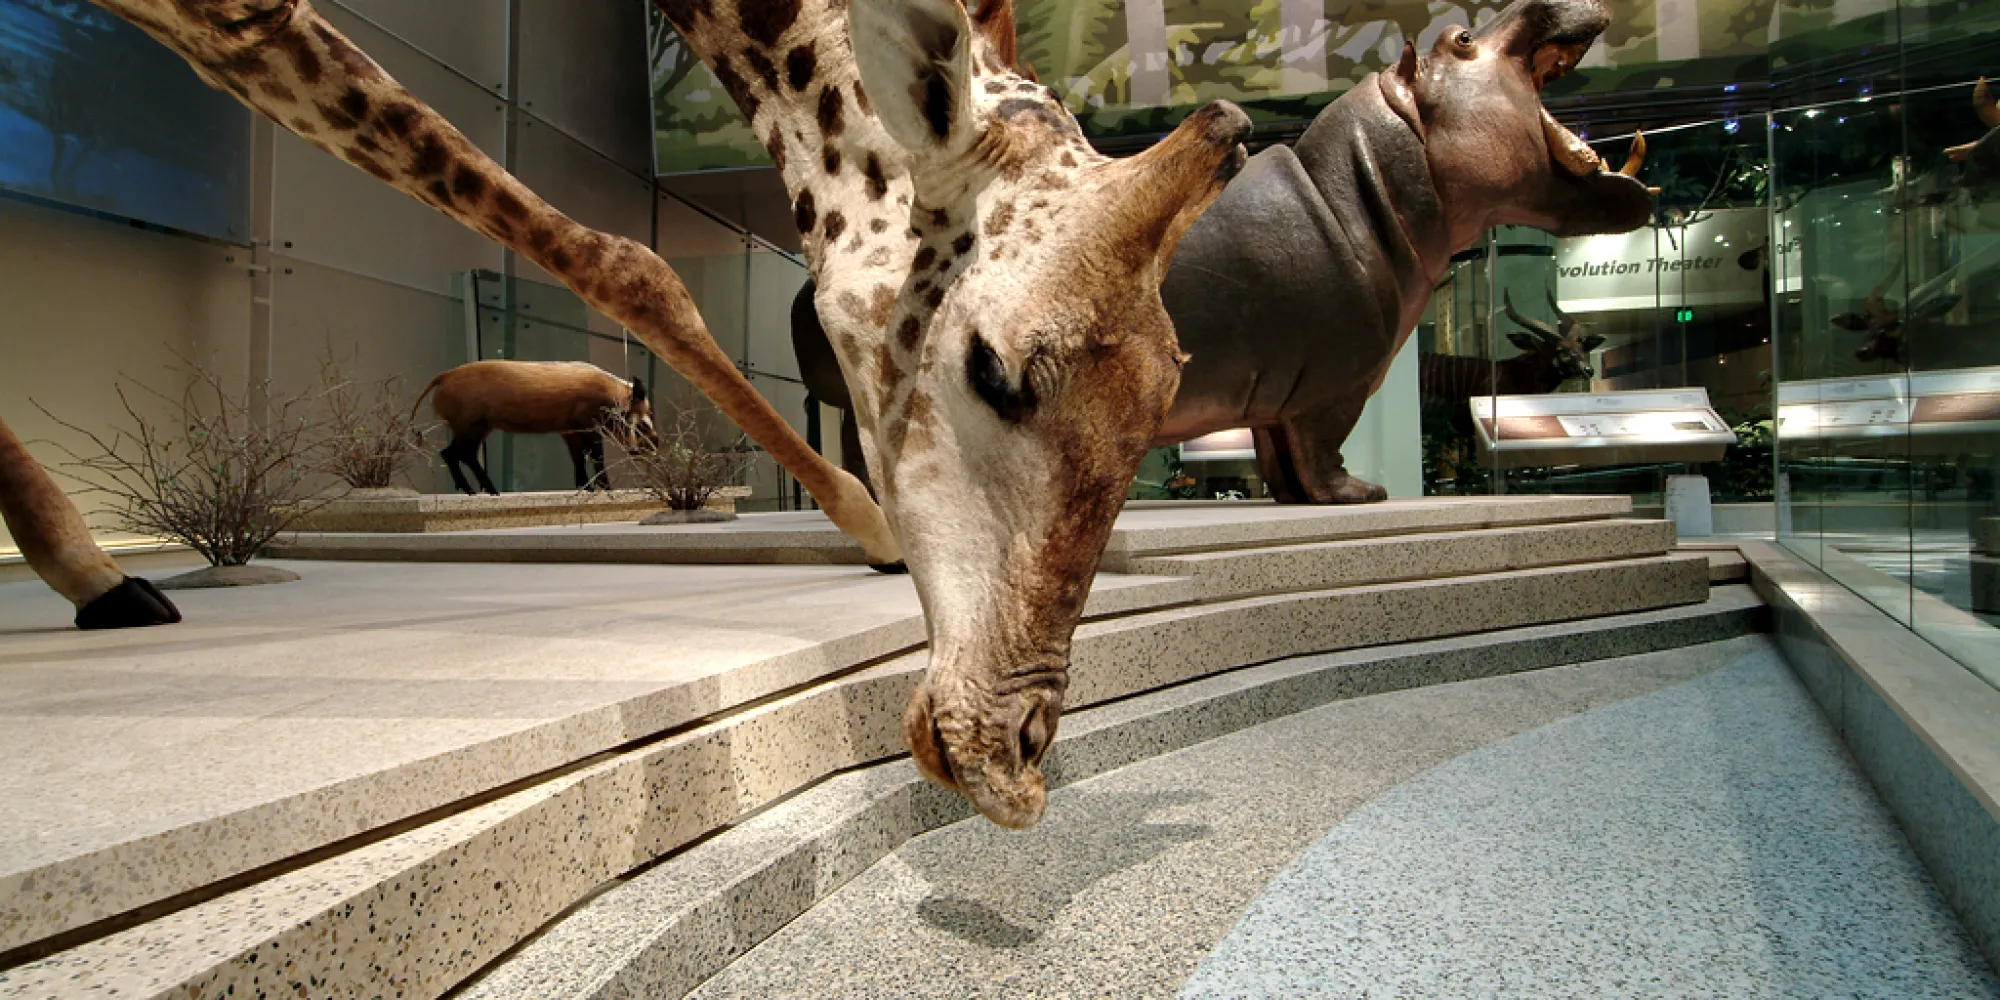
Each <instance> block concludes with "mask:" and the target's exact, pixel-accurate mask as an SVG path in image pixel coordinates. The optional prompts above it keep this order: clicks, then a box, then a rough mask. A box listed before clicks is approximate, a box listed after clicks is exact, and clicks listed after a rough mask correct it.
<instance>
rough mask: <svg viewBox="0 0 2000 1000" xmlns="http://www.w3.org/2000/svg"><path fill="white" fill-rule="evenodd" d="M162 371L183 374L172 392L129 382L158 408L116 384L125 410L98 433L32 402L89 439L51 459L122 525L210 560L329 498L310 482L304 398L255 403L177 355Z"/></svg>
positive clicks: (250, 548) (244, 556) (246, 553)
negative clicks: (161, 411)
mask: <svg viewBox="0 0 2000 1000" xmlns="http://www.w3.org/2000/svg"><path fill="white" fill-rule="evenodd" d="M169 371H177V372H180V373H183V374H185V375H186V376H187V377H188V384H187V388H186V389H184V390H183V391H182V392H181V393H180V394H179V395H178V396H170V395H168V394H166V393H163V392H160V391H159V390H157V389H153V388H150V387H148V386H145V385H143V384H142V385H138V386H136V389H135V391H136V392H138V393H142V394H143V395H144V396H151V397H153V398H154V399H156V400H159V401H161V402H163V403H165V404H166V409H167V413H168V415H167V416H165V417H161V418H154V417H147V416H142V415H141V414H140V413H139V411H138V409H136V408H135V407H134V406H133V403H132V399H131V397H130V396H128V395H127V392H126V387H125V386H124V385H123V384H120V385H118V386H117V387H116V388H117V392H118V400H119V403H120V404H121V405H122V407H123V408H124V410H125V416H124V419H123V420H122V421H120V422H118V423H117V424H116V425H115V426H113V428H112V429H111V430H110V431H109V432H107V434H108V436H106V434H99V433H97V432H95V431H90V430H86V429H84V428H82V427H79V426H77V425H76V424H74V423H71V422H69V421H67V420H64V419H63V418H61V417H58V416H56V415H55V414H53V413H50V412H49V410H48V408H46V407H44V406H42V405H41V404H40V403H36V404H35V406H36V408H37V409H40V410H41V411H42V412H43V413H44V414H46V415H47V416H48V417H49V419H51V420H53V421H55V422H56V423H57V424H60V425H61V426H63V427H64V428H67V429H68V430H70V431H73V432H75V433H77V434H79V435H81V436H82V437H84V438H86V439H87V440H89V442H90V445H91V450H90V451H89V452H87V453H84V454H79V453H77V452H75V451H72V450H70V449H69V448H67V447H63V448H61V450H62V451H63V452H64V453H65V456H66V458H67V459H68V461H66V462H63V463H61V465H60V467H61V468H62V469H63V470H64V471H65V472H66V474H67V475H69V476H70V477H71V478H73V479H75V480H77V481H79V482H81V483H83V484H84V489H83V490H82V491H80V495H84V496H89V495H93V494H94V495H96V496H97V497H98V498H99V499H100V500H102V501H103V502H104V503H105V506H103V507H100V508H98V509H99V510H105V511H108V512H109V513H111V514H113V515H115V516H116V517H117V519H118V522H119V525H120V526H121V527H123V528H125V529H126V530H128V531H134V532H138V533H141V534H145V535H152V536H155V537H161V538H170V539H173V540H174V541H177V542H181V543H183V544H185V545H186V546H187V547H189V548H191V549H193V550H195V551H196V552H199V553H201V555H202V557H203V558H205V559H207V560H208V561H209V564H210V565H214V566H241V565H243V564H245V563H248V562H249V561H250V560H251V559H252V558H253V557H255V556H256V555H257V554H258V553H259V552H260V551H262V550H263V548H264V547H265V546H266V545H268V544H270V542H271V540H272V539H273V538H276V537H277V536H278V534H279V533H280V532H282V531H284V530H285V529H286V528H287V527H288V526H290V525H291V524H292V522H294V521H297V520H298V519H299V518H301V517H303V516H305V515H306V514H309V513H311V512H312V511H314V510H317V509H318V508H319V507H320V506H323V505H324V504H325V503H326V502H327V499H330V498H319V497H315V496H313V495H312V490H311V489H310V482H309V480H310V479H311V477H312V476H313V473H314V471H315V468H316V466H315V462H314V461H313V459H314V458H315V455H314V452H315V450H316V449H317V447H318V440H317V438H316V437H315V433H314V429H313V425H312V422H311V421H310V420H309V419H308V414H309V413H310V411H311V410H312V408H313V407H312V403H313V402H314V400H313V399H312V397H311V396H295V395H272V396H270V398H269V399H268V401H267V402H266V403H264V404H263V405H262V406H261V407H259V406H258V405H257V404H253V403H252V402H250V401H248V400H245V399H243V398H240V397H237V396H233V395H231V394H230V393H229V392H228V391H227V390H225V389H224V388H223V387H222V382H221V380H220V379H218V378H216V376H215V373H214V372H212V371H209V370H208V369H207V368H206V367H203V366H202V365H200V364H197V363H195V362H193V361H190V360H188V359H187V358H185V357H183V358H181V363H180V364H179V365H177V366H171V367H170V368H169ZM260 408H261V409H262V410H263V412H262V414H261V416H262V419H258V417H259V416H260V414H259V413H258V412H257V410H258V409H260ZM114 419H115V418H114ZM59 447H60V446H59Z"/></svg>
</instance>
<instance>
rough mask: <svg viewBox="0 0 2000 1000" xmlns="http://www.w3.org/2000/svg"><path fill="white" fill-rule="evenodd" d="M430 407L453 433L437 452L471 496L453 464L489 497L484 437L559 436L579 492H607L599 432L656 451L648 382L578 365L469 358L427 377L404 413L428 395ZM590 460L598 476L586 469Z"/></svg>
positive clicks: (657, 442) (629, 447)
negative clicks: (463, 468) (427, 381)
mask: <svg viewBox="0 0 2000 1000" xmlns="http://www.w3.org/2000/svg"><path fill="white" fill-rule="evenodd" d="M433 389H435V390H437V395H435V396H432V397H431V410H432V411H433V412H435V413H436V414H437V415H438V419H439V420H442V421H444V422H445V424H446V425H447V426H448V427H450V428H451V443H450V444H448V445H445V448H444V451H442V452H440V453H439V455H440V457H442V458H443V459H444V464H445V468H447V469H450V470H451V481H452V483H453V484H454V485H456V486H457V487H458V488H459V489H460V490H463V491H464V492H465V493H466V494H468V495H477V491H475V490H474V489H473V488H472V486H471V485H470V484H468V483H467V482H466V481H465V475H464V474H463V473H461V472H460V471H459V466H461V465H464V466H469V467H470V468H471V469H472V474H473V476H474V477H476V478H477V479H478V480H479V488H480V489H482V490H485V491H486V492H488V493H491V494H493V495H494V496H496V497H497V496H499V495H500V491H499V490H497V489H494V488H493V480H491V479H488V478H487V476H486V467H485V466H484V465H482V464H481V463H480V461H479V446H480V444H482V443H483V442H485V440H486V436H487V435H488V434H491V433H493V432H494V431H506V432H507V433H509V434H560V435H562V439H563V444H565V445H567V446H568V447H569V460H570V463H571V464H572V465H574V466H575V467H576V488H577V489H580V490H581V489H591V488H598V489H606V490H608V489H610V488H611V477H610V475H609V474H608V473H606V472H605V471H604V432H605V431H606V430H607V429H608V430H610V431H611V432H612V433H613V434H616V435H618V439H619V440H618V445H619V447H621V448H624V449H626V450H627V451H632V450H636V449H639V448H657V447H659V446H660V434H659V431H657V430H655V429H654V427H653V405H652V403H651V401H649V400H648V399H647V397H646V384H645V383H644V382H641V381H639V380H638V379H637V378H634V379H633V380H632V381H630V382H627V381H625V380H624V379H621V378H619V377H618V376H616V375H613V374H611V373H610V372H608V371H605V370H604V369H602V368H599V367H597V366H596V365H593V364H587V363H585V362H582V361H474V362H472V363H470V364H464V365H459V366H458V367H457V368H453V369H451V370H450V371H447V372H443V373H441V374H439V375H438V377H436V378H434V379H431V381H430V384H429V385H426V386H424V391H423V392H420V393H417V401H416V404H415V405H413V406H412V407H411V408H410V415H411V416H415V415H416V412H417V410H418V409H419V408H421V407H422V406H423V405H424V397H425V396H426V395H429V394H430V392H431V390H433ZM593 461H594V462H596V464H597V472H596V473H595V474H592V473H591V472H589V471H588V467H589V464H590V463H591V462H593Z"/></svg>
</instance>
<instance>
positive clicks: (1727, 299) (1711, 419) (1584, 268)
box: [1416, 114, 1773, 534]
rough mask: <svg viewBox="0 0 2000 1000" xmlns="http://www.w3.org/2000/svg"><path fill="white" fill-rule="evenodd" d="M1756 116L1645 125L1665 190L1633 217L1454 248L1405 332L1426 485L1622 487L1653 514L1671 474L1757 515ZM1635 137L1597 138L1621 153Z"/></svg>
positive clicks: (1645, 173)
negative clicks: (1649, 209)
mask: <svg viewBox="0 0 2000 1000" xmlns="http://www.w3.org/2000/svg"><path fill="white" fill-rule="evenodd" d="M1766 123H1767V119H1766V116H1764V115H1762V114H1757V115H1744V116H1734V117H1729V118H1724V119H1721V120H1711V121H1706V122H1699V123H1695V124H1690V125H1679V126H1670V127H1667V128H1664V129H1659V130H1656V131H1652V132H1649V133H1647V135H1646V141H1647V146H1648V152H1647V157H1646V160H1645V166H1644V167H1643V169H1642V171H1641V173H1640V175H1639V176H1640V179H1641V180H1642V181H1644V182H1645V183H1646V184H1648V185H1649V186H1653V187H1657V188H1659V189H1660V191H1659V194H1658V196H1657V199H1656V202H1657V205H1656V211H1655V214H1654V217H1653V219H1652V221H1651V223H1650V224H1649V225H1647V226H1645V227H1642V228H1640V229H1638V230H1636V231H1633V232H1630V233H1622V234H1615V235H1606V236H1588V237H1575V238H1565V239H1557V238H1555V237H1553V236H1550V235H1548V234H1547V233H1543V232H1541V231H1539V230H1534V229H1528V228H1523V227H1503V228H1500V229H1496V230H1493V231H1491V232H1489V233H1488V234H1487V235H1486V238H1485V239H1484V240H1483V241H1482V243H1481V244H1480V245H1477V246H1474V247H1472V248H1471V249H1469V250H1467V251H1465V252H1463V253H1460V254H1459V255H1458V256H1457V257H1455V258H1454V259H1453V261H1452V264H1451V267H1450V269H1449V271H1448V272H1447V274H1446V276H1445V278H1444V280H1443V281H1442V282H1441V283H1440V285H1439V286H1438V288H1437V290H1436V292H1435V293H1434V294H1433V297H1432V300H1431V303H1430V307H1429V309H1428V310H1427V311H1426V313H1425V316H1424V319H1423V321H1422V323H1421V324H1420V325H1419V327H1418V330H1417V334H1416V337H1417V341H1418V345H1419V349H1420V351H1421V354H1420V359H1421V360H1420V373H1421V374H1420V378H1419V396H1420V399H1421V413H1422V421H1423V438H1424V458H1423V462H1424V470H1423V473H1424V491H1425V492H1426V493H1427V494H1432V495H1472V494H1485V493H1599V494H1602V493H1614V494H1626V495H1629V496H1631V497H1632V498H1633V500H1634V503H1635V505H1636V506H1637V507H1638V508H1639V509H1640V510H1641V511H1642V512H1644V513H1657V512H1658V511H1659V509H1660V508H1661V507H1662V506H1663V505H1664V502H1665V498H1666V496H1667V494H1668V492H1669V486H1670V480H1671V478H1672V477H1675V476H1699V477H1703V478H1704V479H1705V480H1706V487H1707V489H1708V491H1709V494H1710V497H1711V499H1712V501H1713V502H1714V503H1718V504H1737V505H1741V504H1752V505H1759V504H1761V505H1765V506H1762V507H1755V508H1752V511H1753V512H1754V515H1760V516H1761V518H1762V522H1763V523H1765V524H1768V522H1769V520H1770V512H1769V510H1768V506H1767V505H1768V504H1769V502H1770V500H1771V494H1772V476H1771V434H1772V427H1771V419H1770V418H1771V414H1770V406H1769V399H1770V392H1771V390H1770V371H1771V358H1772V349H1771V321H1772V311H1771V310H1772V306H1771V282H1772V277H1771V270H1772V263H1771V261H1772V257H1773V255H1772V254H1771V253H1770V251H1769V249H1768V247H1769V233H1768V226H1767V223H1768V219H1769V212H1768V209H1767V206H1766V203H1767V201H1768V187H1769V184H1768V174H1769V170H1768V157H1767V149H1766V146H1767V142H1768V140H1767V137H1766V134H1765V133H1766V131H1767V124H1766ZM1631 144H1632V136H1631V135H1630V134H1629V133H1628V134H1624V135H1615V136H1610V137H1604V138H1600V139H1598V140H1596V141H1595V143H1594V145H1595V146H1596V148H1597V149H1598V152H1599V154H1600V155H1602V156H1603V157H1604V158H1605V159H1606V161H1607V162H1610V163H1614V164H1616V163H1619V162H1621V161H1622V160H1623V159H1624V158H1625V157H1626V155H1627V153H1628V151H1629V149H1630V148H1631ZM1689 482H1691V481H1689ZM1727 513H1728V514H1730V515H1740V514H1742V513H1744V511H1743V510H1742V509H1740V508H1730V509H1729V510H1728V512H1727ZM1744 520H1745V519H1744V518H1742V517H1740V516H1726V517H1724V519H1723V522H1722V523H1720V524H1718V525H1717V527H1719V528H1720V529H1721V530H1725V531H1727V530H1734V529H1738V528H1745V527H1754V526H1755V524H1754V522H1755V516H1753V517H1752V518H1751V519H1750V520H1751V522H1752V523H1750V524H1744V523H1739V522H1743V521H1744ZM1765 533H1766V534H1768V528H1766V530H1765Z"/></svg>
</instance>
